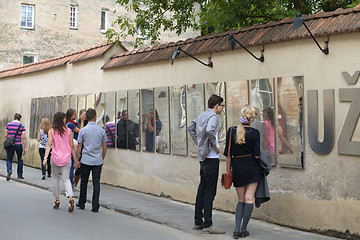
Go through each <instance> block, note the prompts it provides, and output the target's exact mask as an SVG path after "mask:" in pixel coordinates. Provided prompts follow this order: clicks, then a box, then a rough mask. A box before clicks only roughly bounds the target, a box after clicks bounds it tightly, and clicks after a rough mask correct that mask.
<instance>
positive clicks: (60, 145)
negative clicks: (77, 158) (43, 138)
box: [51, 127, 71, 167]
mask: <svg viewBox="0 0 360 240" xmlns="http://www.w3.org/2000/svg"><path fill="white" fill-rule="evenodd" d="M70 133H71V130H70V128H68V127H65V133H64V134H63V135H62V136H60V134H59V133H58V132H56V131H54V129H52V137H53V144H54V147H53V148H52V152H51V158H52V160H53V162H54V163H55V164H56V165H57V166H60V167H61V166H65V165H66V164H67V163H68V162H69V161H70V160H71V147H70Z"/></svg>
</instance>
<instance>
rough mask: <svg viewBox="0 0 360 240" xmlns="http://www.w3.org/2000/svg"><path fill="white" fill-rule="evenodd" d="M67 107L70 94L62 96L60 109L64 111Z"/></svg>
mask: <svg viewBox="0 0 360 240" xmlns="http://www.w3.org/2000/svg"><path fill="white" fill-rule="evenodd" d="M69 107H70V96H64V97H63V101H62V108H61V111H62V112H64V113H66V111H67V110H68V109H69Z"/></svg>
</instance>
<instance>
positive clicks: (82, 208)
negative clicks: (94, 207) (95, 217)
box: [75, 202, 85, 210]
mask: <svg viewBox="0 0 360 240" xmlns="http://www.w3.org/2000/svg"><path fill="white" fill-rule="evenodd" d="M75 206H76V207H78V208H79V209H81V210H84V209H85V206H81V205H80V204H79V202H77V203H76V204H75Z"/></svg>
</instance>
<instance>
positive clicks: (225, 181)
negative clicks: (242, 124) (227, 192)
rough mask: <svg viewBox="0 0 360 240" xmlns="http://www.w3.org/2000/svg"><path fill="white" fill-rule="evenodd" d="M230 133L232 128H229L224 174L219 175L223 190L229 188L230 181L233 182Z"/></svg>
mask: <svg viewBox="0 0 360 240" xmlns="http://www.w3.org/2000/svg"><path fill="white" fill-rule="evenodd" d="M231 133H232V128H230V138H229V147H228V155H227V157H226V173H223V174H222V175H221V186H223V187H224V188H225V189H230V188H231V184H232V180H233V175H232V171H231V155H230V148H231Z"/></svg>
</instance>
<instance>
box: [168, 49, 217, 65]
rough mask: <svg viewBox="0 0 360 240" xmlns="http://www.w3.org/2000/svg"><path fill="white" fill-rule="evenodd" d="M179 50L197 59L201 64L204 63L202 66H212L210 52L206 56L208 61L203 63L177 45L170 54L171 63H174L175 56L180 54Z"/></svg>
mask: <svg viewBox="0 0 360 240" xmlns="http://www.w3.org/2000/svg"><path fill="white" fill-rule="evenodd" d="M180 52H183V53H185V54H186V55H188V56H189V57H191V58H193V59H195V60H196V61H198V62H199V63H201V64H202V65H204V66H207V67H211V68H212V67H213V66H214V65H213V63H212V61H211V53H209V56H208V61H209V63H204V62H203V61H201V60H199V59H197V58H196V57H194V56H193V55H191V54H190V53H187V52H186V51H184V50H182V49H181V47H177V48H176V51H175V52H174V54H173V55H172V57H171V65H173V64H174V60H175V58H177V57H178V56H179V55H180Z"/></svg>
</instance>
